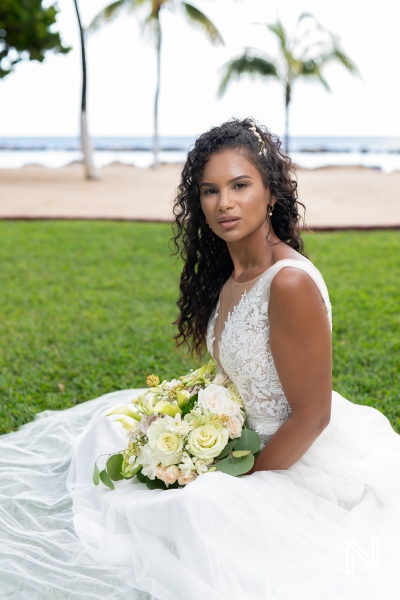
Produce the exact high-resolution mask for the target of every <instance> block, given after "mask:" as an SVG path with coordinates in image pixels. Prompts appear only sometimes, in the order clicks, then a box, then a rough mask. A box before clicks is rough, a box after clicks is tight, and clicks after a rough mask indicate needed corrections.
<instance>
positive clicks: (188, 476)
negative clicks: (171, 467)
mask: <svg viewBox="0 0 400 600" xmlns="http://www.w3.org/2000/svg"><path fill="white" fill-rule="evenodd" d="M197 477H198V475H197V473H194V472H193V471H189V473H185V472H184V473H181V475H180V477H179V478H178V483H179V485H187V484H188V483H191V482H192V481H194V480H195V479H196V478H197Z"/></svg>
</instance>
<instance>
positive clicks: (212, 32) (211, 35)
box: [181, 2, 225, 45]
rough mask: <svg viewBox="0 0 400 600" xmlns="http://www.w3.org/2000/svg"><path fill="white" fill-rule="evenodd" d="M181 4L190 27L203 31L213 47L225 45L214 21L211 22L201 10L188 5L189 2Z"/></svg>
mask: <svg viewBox="0 0 400 600" xmlns="http://www.w3.org/2000/svg"><path fill="white" fill-rule="evenodd" d="M181 4H182V8H183V14H184V16H185V17H186V20H187V22H188V23H189V24H190V25H192V26H193V27H198V29H201V30H202V31H203V33H205V34H206V36H207V37H208V39H209V40H210V41H211V43H212V44H213V45H217V44H224V43H225V42H224V40H223V39H222V36H221V34H220V32H219V31H218V29H217V28H216V27H215V25H214V23H212V21H210V19H209V18H208V17H207V16H206V15H205V14H204V13H203V12H201V10H199V9H198V8H196V7H195V6H193V4H188V3H187V2H182V3H181Z"/></svg>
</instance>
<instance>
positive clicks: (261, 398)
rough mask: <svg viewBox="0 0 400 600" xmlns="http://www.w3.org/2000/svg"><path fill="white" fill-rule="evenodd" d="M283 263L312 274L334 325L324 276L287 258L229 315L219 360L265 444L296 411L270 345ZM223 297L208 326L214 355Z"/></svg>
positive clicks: (311, 265) (242, 299)
mask: <svg viewBox="0 0 400 600" xmlns="http://www.w3.org/2000/svg"><path fill="white" fill-rule="evenodd" d="M284 267H296V268H298V269H301V270H302V271H305V272H306V273H308V275H309V276H310V277H311V278H312V279H313V281H314V282H315V284H316V285H317V287H318V289H319V291H320V293H321V296H322V298H323V300H324V303H325V306H326V310H327V314H328V319H329V323H330V325H331V327H332V317H331V304H330V302H329V295H328V290H327V288H326V285H325V283H324V280H323V278H322V276H321V274H320V272H319V271H318V269H317V268H316V267H314V265H313V264H312V263H311V262H308V261H307V262H306V261H302V260H292V259H284V260H280V261H278V262H276V263H275V264H274V265H272V267H270V268H269V269H267V271H265V272H264V273H263V274H262V275H261V276H260V278H259V279H258V280H257V281H256V283H255V284H254V285H253V287H251V288H250V290H249V291H248V292H245V293H244V294H243V295H242V297H241V299H240V301H239V302H238V303H237V304H236V306H235V307H234V308H233V310H232V311H231V312H230V313H229V315H228V318H227V320H226V321H225V325H224V328H223V331H222V334H221V339H220V341H219V362H220V364H221V366H222V368H223V371H224V372H225V374H226V375H228V377H229V378H230V379H231V381H233V383H234V384H235V385H236V387H237V388H238V391H239V393H240V395H241V396H242V398H243V401H244V403H245V406H246V412H247V420H248V425H249V427H251V428H252V429H254V431H256V432H257V433H258V434H259V435H260V438H261V447H262V448H263V447H264V446H265V444H266V443H267V442H268V440H269V439H270V437H271V436H272V435H273V434H274V433H275V431H276V430H277V429H278V428H279V427H280V425H281V424H282V423H283V422H284V421H285V420H286V419H287V418H288V417H289V416H290V415H291V412H292V411H291V407H290V405H289V403H288V401H287V399H286V397H285V394H284V392H283V389H282V385H281V382H280V381H279V377H278V374H277V372H276V368H275V364H274V359H273V357H272V353H271V349H270V346H269V319H268V307H269V294H270V286H271V281H272V279H273V278H274V276H275V275H276V273H277V272H278V271H280V270H281V269H282V268H284ZM218 308H219V301H218V303H217V305H216V307H215V309H214V311H213V313H212V315H211V318H210V320H209V323H208V328H207V348H208V351H209V353H210V354H211V356H213V346H214V341H215V338H214V324H215V319H216V317H217V316H218Z"/></svg>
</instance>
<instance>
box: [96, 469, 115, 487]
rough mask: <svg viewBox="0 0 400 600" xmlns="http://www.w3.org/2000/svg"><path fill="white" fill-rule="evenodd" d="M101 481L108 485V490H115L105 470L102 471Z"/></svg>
mask: <svg viewBox="0 0 400 600" xmlns="http://www.w3.org/2000/svg"><path fill="white" fill-rule="evenodd" d="M100 479H101V481H102V482H103V483H104V485H106V486H107V487H108V488H110V490H114V489H115V486H114V484H113V482H112V481H111V479H110V476H109V474H108V473H107V471H106V470H105V469H103V470H102V471H100Z"/></svg>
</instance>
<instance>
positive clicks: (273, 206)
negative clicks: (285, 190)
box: [268, 202, 275, 217]
mask: <svg viewBox="0 0 400 600" xmlns="http://www.w3.org/2000/svg"><path fill="white" fill-rule="evenodd" d="M274 208H275V205H274V204H272V202H271V203H270V204H268V215H269V216H270V217H272V213H273V212H274Z"/></svg>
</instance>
